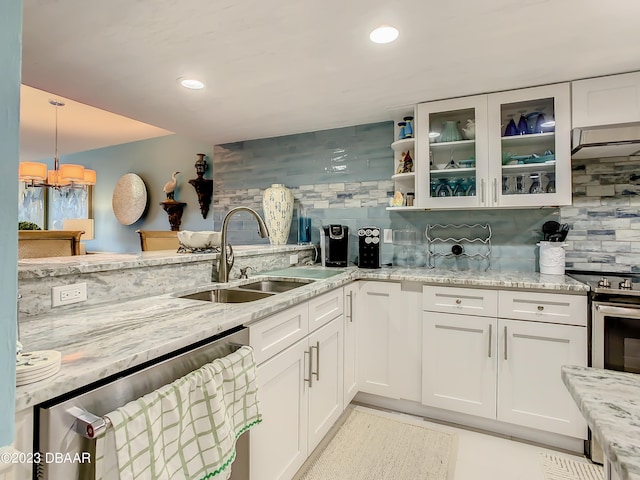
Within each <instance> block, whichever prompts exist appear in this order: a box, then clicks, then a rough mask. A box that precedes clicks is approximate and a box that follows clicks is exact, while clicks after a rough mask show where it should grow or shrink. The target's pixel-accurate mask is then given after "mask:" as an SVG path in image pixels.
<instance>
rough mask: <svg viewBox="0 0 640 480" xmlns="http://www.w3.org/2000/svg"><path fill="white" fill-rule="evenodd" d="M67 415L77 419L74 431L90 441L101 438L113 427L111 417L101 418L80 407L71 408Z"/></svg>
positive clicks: (74, 423)
mask: <svg viewBox="0 0 640 480" xmlns="http://www.w3.org/2000/svg"><path fill="white" fill-rule="evenodd" d="M67 413H68V414H69V415H71V416H72V417H73V418H74V419H75V421H74V422H73V430H74V431H75V432H76V433H79V434H80V435H82V436H83V437H84V438H88V439H89V440H93V439H95V438H98V437H100V436H101V435H103V434H104V433H105V432H106V431H107V428H109V427H111V420H109V417H99V416H97V415H94V414H93V413H91V412H87V411H86V410H83V409H82V408H79V407H71V408H70V409H68V410H67Z"/></svg>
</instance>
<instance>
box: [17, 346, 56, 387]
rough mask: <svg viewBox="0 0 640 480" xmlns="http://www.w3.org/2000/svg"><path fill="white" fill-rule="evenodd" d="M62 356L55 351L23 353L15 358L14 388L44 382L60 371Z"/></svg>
mask: <svg viewBox="0 0 640 480" xmlns="http://www.w3.org/2000/svg"><path fill="white" fill-rule="evenodd" d="M61 360H62V355H60V352H57V351H55V350H41V351H37V352H23V353H21V354H19V355H17V356H16V386H18V387H19V386H20V385H26V384H28V383H34V382H38V381H40V380H44V379H45V378H48V377H50V376H52V375H55V374H56V373H57V372H58V371H59V370H60V363H61Z"/></svg>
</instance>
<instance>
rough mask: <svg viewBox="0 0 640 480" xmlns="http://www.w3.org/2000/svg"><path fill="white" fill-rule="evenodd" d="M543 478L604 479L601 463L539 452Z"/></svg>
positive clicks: (568, 479) (567, 479)
mask: <svg viewBox="0 0 640 480" xmlns="http://www.w3.org/2000/svg"><path fill="white" fill-rule="evenodd" d="M540 457H541V460H542V468H543V469H544V480H604V469H603V468H602V466H601V465H594V464H592V463H584V462H576V461H575V460H571V459H570V458H565V457H559V456H556V455H549V454H548V453H540Z"/></svg>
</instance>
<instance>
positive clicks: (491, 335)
mask: <svg viewBox="0 0 640 480" xmlns="http://www.w3.org/2000/svg"><path fill="white" fill-rule="evenodd" d="M491 327H493V325H492V324H489V358H491V337H493V332H492V331H491Z"/></svg>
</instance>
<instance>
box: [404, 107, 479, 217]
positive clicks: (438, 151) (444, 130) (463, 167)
mask: <svg viewBox="0 0 640 480" xmlns="http://www.w3.org/2000/svg"><path fill="white" fill-rule="evenodd" d="M417 116H418V123H417V130H416V131H417V134H418V137H417V138H418V147H417V148H418V152H417V155H418V156H419V160H420V168H419V170H418V175H419V178H418V186H419V189H418V190H419V192H420V195H421V198H420V206H422V207H425V208H466V207H478V206H481V205H482V203H483V202H484V201H485V200H486V185H485V184H483V182H485V183H486V179H487V177H488V174H489V169H488V161H487V160H488V159H487V147H488V144H487V140H488V133H487V97H486V95H479V96H474V97H465V98H456V99H452V100H441V101H438V102H430V103H423V104H420V105H418V108H417ZM483 197H484V198H485V200H483Z"/></svg>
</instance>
